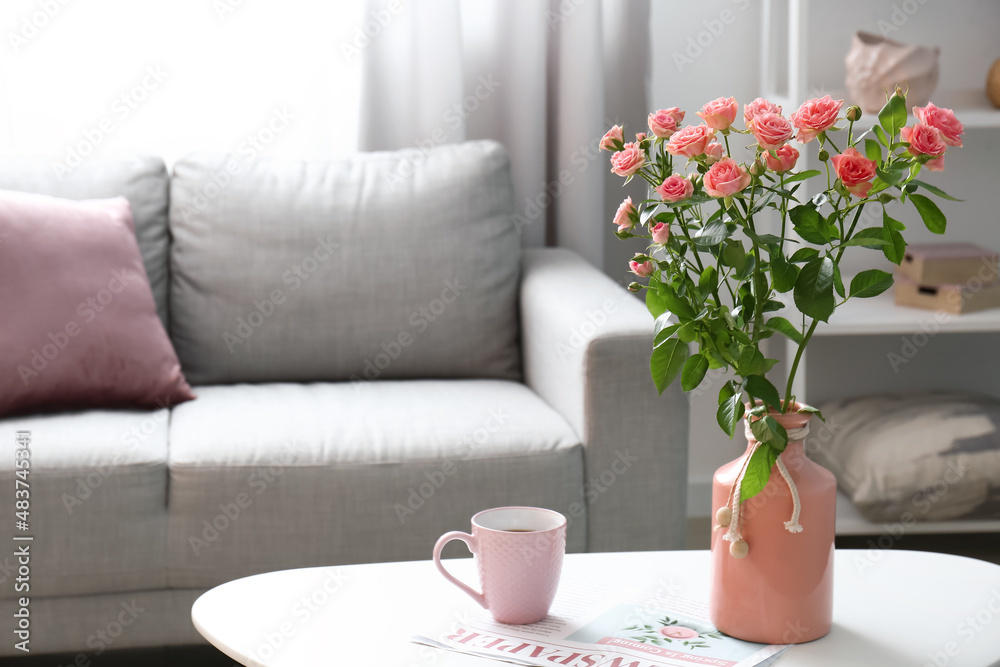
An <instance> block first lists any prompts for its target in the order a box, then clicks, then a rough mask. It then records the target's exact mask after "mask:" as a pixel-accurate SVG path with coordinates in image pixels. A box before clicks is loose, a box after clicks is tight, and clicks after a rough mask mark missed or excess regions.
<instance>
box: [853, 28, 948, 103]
mask: <svg viewBox="0 0 1000 667" xmlns="http://www.w3.org/2000/svg"><path fill="white" fill-rule="evenodd" d="M940 52H941V50H940V49H939V48H938V47H936V46H935V47H934V48H930V47H926V46H910V45H908V44H902V43H900V42H897V41H894V40H891V39H887V38H885V37H882V36H881V35H874V34H872V33H870V32H858V33H857V34H856V35H855V36H854V41H853V43H852V44H851V50H850V51H849V52H848V53H847V60H846V64H847V92H848V94H849V95H850V97H851V101H853V102H854V103H855V104H857V105H858V106H860V107H861V108H862V110H864V111H865V113H878V111H879V109H881V108H882V106H883V105H884V104H885V100H886V97H887V92H888V93H891V92H892V91H893V90H895V88H896V86H902V87H903V89H904V90H907V89H908V92H907V98H908V100H909V102H910V106H911V108H912V107H914V106H918V107H922V106H925V105H926V104H927V103H928V102H929V101H930V97H931V94H932V93H933V92H934V89H935V88H936V87H937V82H938V54H939V53H940Z"/></svg>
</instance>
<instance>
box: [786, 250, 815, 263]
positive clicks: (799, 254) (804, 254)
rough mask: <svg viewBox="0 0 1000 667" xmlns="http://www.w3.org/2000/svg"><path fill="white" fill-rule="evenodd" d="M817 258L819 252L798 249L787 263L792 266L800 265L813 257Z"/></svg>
mask: <svg viewBox="0 0 1000 667" xmlns="http://www.w3.org/2000/svg"><path fill="white" fill-rule="evenodd" d="M818 256H819V250H816V248H799V249H798V250H796V251H795V252H794V253H792V256H791V258H790V260H789V261H791V262H792V263H793V264H801V263H802V262H808V261H809V260H810V259H812V258H813V257H818Z"/></svg>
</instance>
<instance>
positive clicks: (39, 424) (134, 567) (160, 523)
mask: <svg viewBox="0 0 1000 667" xmlns="http://www.w3.org/2000/svg"><path fill="white" fill-rule="evenodd" d="M168 419H169V411H168V410H166V409H163V410H155V411H152V412H145V411H131V410H115V411H112V410H91V411H86V412H74V413H62V414H56V415H45V416H35V417H23V418H13V419H5V420H2V421H0V497H2V498H4V499H5V500H4V502H3V506H4V508H5V510H6V511H4V512H0V535H5V536H8V537H7V539H8V540H9V539H10V537H9V536H11V535H32V536H34V538H35V539H34V541H33V542H32V543H31V544H32V547H31V548H32V555H31V591H30V592H31V597H32V598H33V599H34V598H36V597H38V598H42V597H53V596H72V595H86V594H91V593H102V594H103V593H115V592H121V591H139V590H154V589H158V588H163V587H164V586H165V585H166V550H167V548H166V532H167V421H168ZM18 431H26V432H28V433H29V434H30V436H29V437H30V445H29V449H30V451H31V457H30V458H31V464H30V473H29V475H28V480H27V481H28V483H29V490H30V496H31V498H30V500H31V506H30V514H29V518H28V524H29V530H28V531H20V530H15V526H14V521H15V517H14V512H13V510H12V509H11V501H10V500H6V499H12V498H14V487H15V477H14V449H15V447H16V444H15V437H16V434H17V432H18ZM12 553H13V550H12V549H4V551H3V553H2V554H0V575H6V574H7V573H9V572H10V571H11V570H10V566H11V565H12V561H13V557H12ZM14 567H15V570H16V563H15V564H14ZM15 595H17V593H15V591H14V587H13V586H10V585H5V586H3V587H2V588H0V597H2V598H9V597H14V596H15Z"/></svg>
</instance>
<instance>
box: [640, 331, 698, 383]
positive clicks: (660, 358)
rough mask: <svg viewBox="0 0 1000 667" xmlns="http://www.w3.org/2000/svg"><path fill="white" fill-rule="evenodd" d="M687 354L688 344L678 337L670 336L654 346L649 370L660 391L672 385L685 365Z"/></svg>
mask: <svg viewBox="0 0 1000 667" xmlns="http://www.w3.org/2000/svg"><path fill="white" fill-rule="evenodd" d="M687 356H688V348H687V344H686V343H684V342H682V341H680V340H678V339H677V338H668V339H667V340H665V341H663V342H662V343H660V344H659V345H657V346H656V347H654V348H653V355H652V356H651V357H650V358H649V370H650V373H651V374H652V376H653V382H654V383H655V384H656V390H657V391H658V392H660V393H661V394H662V393H663V390H664V389H666V388H667V387H669V386H670V383H671V382H673V381H674V379H675V378H676V377H677V375H678V374H679V373H680V372H681V369H682V368H683V367H684V362H685V361H686V360H687Z"/></svg>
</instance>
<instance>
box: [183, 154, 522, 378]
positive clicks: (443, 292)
mask: <svg viewBox="0 0 1000 667" xmlns="http://www.w3.org/2000/svg"><path fill="white" fill-rule="evenodd" d="M512 207H513V194H512V186H511V182H510V176H509V163H508V159H507V156H506V153H505V152H504V150H503V148H502V146H500V145H499V144H497V143H495V142H470V143H465V144H456V145H445V146H440V147H437V148H434V149H431V150H428V151H426V152H423V153H421V152H418V151H408V152H384V153H370V154H360V155H356V156H353V157H350V158H346V159H341V160H333V161H326V162H302V161H297V160H288V159H279V158H267V157H262V158H257V159H256V160H246V159H245V158H243V157H242V156H236V155H205V154H198V155H193V156H190V157H187V158H185V159H182V160H180V161H179V162H177V163H176V164H175V165H174V176H173V179H172V181H171V207H170V228H171V231H172V234H173V239H174V242H173V246H172V250H171V286H170V304H171V323H172V324H171V335H172V338H173V342H174V346H175V348H176V350H177V353H178V356H179V357H180V359H181V364H182V366H183V368H184V372H185V374H186V375H187V377H188V379H189V380H190V381H191V382H192V384H219V383H233V382H280V381H289V382H293V381H298V382H302V381H347V380H354V381H358V382H363V381H365V380H376V379H389V378H397V379H400V378H436V377H450V378H455V377H482V378H507V379H517V378H519V377H520V356H519V347H518V315H517V282H518V273H519V265H520V249H519V246H520V244H519V240H518V236H517V234H516V232H515V229H514V225H513V221H512V218H511V213H512Z"/></svg>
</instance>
